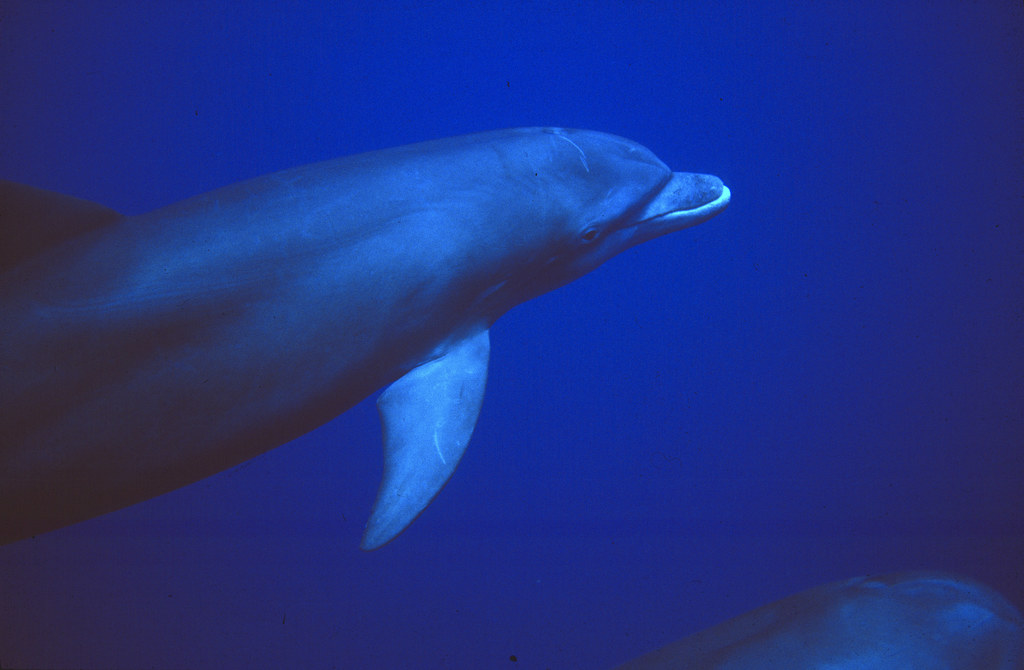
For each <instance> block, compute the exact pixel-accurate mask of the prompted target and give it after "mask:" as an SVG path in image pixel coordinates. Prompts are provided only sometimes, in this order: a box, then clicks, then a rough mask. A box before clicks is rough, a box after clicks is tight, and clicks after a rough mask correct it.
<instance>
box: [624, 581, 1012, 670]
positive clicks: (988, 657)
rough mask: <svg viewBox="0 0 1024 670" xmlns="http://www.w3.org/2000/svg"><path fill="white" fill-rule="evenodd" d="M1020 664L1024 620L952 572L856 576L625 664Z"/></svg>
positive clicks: (758, 669) (735, 669)
mask: <svg viewBox="0 0 1024 670" xmlns="http://www.w3.org/2000/svg"><path fill="white" fill-rule="evenodd" d="M811 668H814V669H816V670H824V669H826V668H827V669H828V670H864V669H865V668H870V669H871V670H913V669H917V668H922V669H923V668H929V669H930V668H935V669H938V668H941V669H942V670H1020V669H1021V668H1024V618H1022V617H1021V614H1020V612H1019V611H1017V609H1016V608H1014V606H1013V605H1012V604H1010V602H1009V601H1008V600H1006V598H1004V597H1003V596H1002V595H1000V594H999V593H997V592H996V591H994V590H992V589H990V588H989V587H987V586H985V585H984V584H980V583H978V582H976V581H974V580H971V579H965V578H963V577H958V576H956V575H951V574H948V573H943V572H904V573H895V574H889V575H879V576H874V577H855V578H853V579H847V580H844V581H841V582H832V583H830V584H825V585H823V586H818V587H816V588H813V589H809V590H807V591H801V592H800V593H797V594H796V595H792V596H789V597H788V598H783V599H782V600H778V601H775V602H773V603H769V604H768V605H764V606H763V607H760V608H758V609H756V610H754V611H752V612H747V613H746V614H742V615H740V616H738V617H736V618H734V619H730V620H729V621H726V622H724V623H721V624H718V625H717V626H714V627H712V628H708V629H707V630H703V631H701V632H699V633H696V634H694V635H691V636H689V637H685V638H683V639H682V640H678V641H676V642H673V643H671V644H669V645H667V646H665V647H662V648H661V649H658V650H657V651H652V652H651V653H649V654H645V655H643V656H641V657H640V658H635V659H633V660H632V661H630V662H628V663H625V664H623V665H620V666H617V667H616V668H615V670H810V669H811Z"/></svg>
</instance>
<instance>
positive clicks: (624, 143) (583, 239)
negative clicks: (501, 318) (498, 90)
mask: <svg viewBox="0 0 1024 670" xmlns="http://www.w3.org/2000/svg"><path fill="white" fill-rule="evenodd" d="M527 130H528V131H529V135H528V144H525V142H526V141H527V139H524V144H517V151H518V152H522V153H523V154H526V153H529V154H530V160H521V161H517V162H516V163H515V165H516V171H517V172H518V174H515V175H514V176H513V177H512V179H513V180H514V182H515V183H516V184H517V185H523V184H528V183H530V182H531V181H532V182H533V183H536V184H537V185H538V186H537V188H536V189H533V190H532V191H531V190H529V189H522V190H521V192H520V198H521V199H522V202H521V203H519V204H518V205H517V206H515V207H514V209H519V208H525V209H526V210H528V212H529V213H528V214H524V213H523V212H520V213H519V214H520V216H522V217H523V218H524V219H527V220H528V221H529V224H528V227H529V229H530V234H529V235H524V236H522V238H521V240H520V249H519V252H520V253H519V254H518V255H517V260H518V263H517V265H518V267H517V268H516V271H515V272H514V273H511V274H514V278H512V279H511V280H509V277H508V276H503V277H502V278H501V281H499V282H497V283H496V284H495V285H494V287H493V290H492V291H488V292H487V293H488V298H491V297H493V298H495V299H496V301H497V302H499V303H501V311H504V309H507V308H508V307H510V306H512V305H513V304H516V303H519V302H523V301H525V300H528V299H530V298H533V297H535V296H537V295H540V294H542V293H545V292H547V291H550V290H552V289H554V288H557V287H558V286H561V285H563V284H566V283H568V282H570V281H572V280H574V279H577V278H578V277H581V276H583V275H584V274H586V273H588V272H590V271H591V270H593V269H594V268H596V267H597V266H599V265H601V264H602V263H604V262H605V261H606V260H608V259H609V258H611V257H613V256H615V255H617V254H619V253H621V252H622V251H625V250H626V249H629V248H630V247H633V246H635V245H637V244H639V243H641V242H645V241H647V240H649V239H652V238H655V237H659V236H661V235H664V234H666V233H670V232H673V231H676V230H682V229H683V228H688V227H690V226H694V225H697V224H698V223H701V222H703V221H706V220H708V219H710V218H711V217H713V216H715V215H716V214H718V213H719V212H721V211H722V210H724V209H725V207H726V206H727V205H728V204H729V198H730V193H729V189H728V188H727V187H726V186H725V185H724V184H723V183H722V180H721V179H719V178H718V177H714V176H712V175H705V174H695V173H688V172H672V171H671V170H670V169H669V168H668V167H667V166H666V165H665V164H664V163H663V162H662V161H661V160H659V159H658V157H657V156H655V155H654V154H653V153H652V152H651V151H650V150H649V149H647V148H645V147H643V146H641V145H639V144H637V143H636V142H632V141H630V140H627V139H625V138H622V137H618V136H615V135H609V134H606V133H600V132H595V131H588V130H570V129H563V128H541V129H524V130H523V131H521V132H527ZM492 293H493V295H492Z"/></svg>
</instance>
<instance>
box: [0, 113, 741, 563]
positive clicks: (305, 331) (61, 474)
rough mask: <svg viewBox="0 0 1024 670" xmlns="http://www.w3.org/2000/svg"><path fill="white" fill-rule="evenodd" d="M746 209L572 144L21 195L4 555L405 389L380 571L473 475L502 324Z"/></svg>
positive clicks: (11, 191)
mask: <svg viewBox="0 0 1024 670" xmlns="http://www.w3.org/2000/svg"><path fill="white" fill-rule="evenodd" d="M729 197H730V194H729V189H728V188H726V187H725V186H724V185H723V184H722V182H721V180H719V179H718V178H716V177H712V176H709V175H700V174H689V173H680V172H672V171H670V170H669V168H668V167H666V166H665V165H664V164H663V163H662V162H661V161H660V160H658V158H657V157H656V156H655V155H654V154H653V153H651V152H650V151H649V150H647V149H645V148H644V147H642V146H640V145H638V144H636V143H634V142H631V141H629V140H626V139H623V138H620V137H615V136H612V135H607V134H603V133H598V132H592V131H582V130H568V129H559V128H522V129H513V130H500V131H494V132H487V133H480V134H475V135H467V136H461V137H454V138H450V139H443V140H437V141H432V142H425V143H421V144H413V145H409V146H402V147H397V148H392V149H387V150H383V151H376V152H371V153H365V154H360V155H356V156H350V157H346V158H341V159H338V160H333V161H327V162H323V163H316V164H313V165H307V166H303V167H299V168H294V169H290V170H285V171H282V172H277V173H274V174H271V175H267V176H263V177H259V178H256V179H252V180H250V181H245V182H241V183H239V184H235V185H232V186H227V187H225V188H221V189H218V190H215V191H212V192H210V193H206V194H204V195H199V196H196V197H193V198H190V199H188V200H184V201H182V202H179V203H177V204H173V205H170V206H168V207H164V208H162V209H158V210H155V211H153V212H150V213H148V214H143V215H140V216H127V217H126V216H121V215H120V214H118V213H116V212H114V211H113V210H110V209H107V208H105V207H103V206H101V205H97V204H96V203H90V202H86V201H82V200H77V199H74V198H70V197H68V196H63V195H59V194H56V193H50V192H47V191H41V190H38V189H33V188H31V187H27V186H22V185H18V184H12V183H9V182H5V183H3V185H2V186H0V205H2V206H0V230H2V232H0V247H2V248H3V251H2V253H0V263H2V264H3V265H2V267H0V271H2V274H0V407H2V414H0V542H10V541H13V540H17V539H20V538H25V537H29V536H31V535H35V534H38V533H42V532H45V531H48V530H52V529H56V528H59V527H62V526H65V525H67V524H71V523H75V522H77V521H81V520H84V519H88V518H91V517H94V516H97V515H100V514H103V513H106V512H109V511H112V510H116V509H119V508H121V507H125V506H127V505H131V504H134V503H136V502H139V501H142V500H145V499H147V498H151V497H153V496H156V495H159V494H161V493H165V492H167V491H171V490H173V489H176V488H178V487H181V486H184V485H186V484H189V483H192V482H195V481H197V480H199V479H202V478H204V477H207V476H209V475H212V474H215V473H217V472H219V471H221V470H224V469H226V468H229V467H231V466H234V465H236V464H238V463H241V462H243V461H245V460H247V459H249V458H252V457H254V456H257V455H259V454H261V453H263V452H265V451H267V450H269V449H272V448H274V447H276V446H279V445H281V444H284V443H286V442H288V441H290V440H292V439H294V438H296V437H299V436H300V435H302V434H304V433H306V432H308V431H310V430H312V429H314V428H316V427H318V426H320V425H321V424H324V423H326V422H328V421H330V420H331V419H333V418H334V417H336V416H338V415H339V414H341V413H342V412H344V411H346V410H347V409H349V408H350V407H352V406H353V405H354V404H356V403H357V402H359V401H360V400H362V399H363V398H365V397H367V396H368V395H370V394H371V393H373V392H374V391H376V390H377V389H379V388H381V387H384V386H387V389H386V390H385V391H384V392H383V393H382V394H381V395H380V396H379V399H378V401H377V402H378V408H379V411H380V415H381V419H382V423H383V429H384V475H383V481H382V482H381V486H380V490H379V492H378V495H377V500H376V502H375V504H374V507H373V511H372V513H371V516H370V519H369V522H368V523H367V527H366V531H365V534H364V536H363V540H362V544H361V546H362V548H363V549H367V550H371V549H376V548H378V547H380V546H382V545H383V544H385V543H387V542H389V541H390V540H392V539H393V538H394V537H395V536H396V535H398V533H400V532H401V531H402V530H404V529H405V528H406V527H407V526H408V525H409V524H410V523H411V522H412V521H413V520H414V519H415V518H416V517H417V516H418V515H419V514H420V512H422V511H423V509H424V508H425V507H426V506H427V505H428V504H429V503H430V501H431V500H432V499H433V498H434V496H435V495H437V493H438V491H440V489H441V487H443V486H444V484H445V483H446V482H447V481H448V479H449V478H450V477H451V475H452V473H453V471H454V470H455V467H456V465H457V464H458V462H459V459H460V458H461V457H462V454H463V452H464V450H465V448H466V445H467V443H468V442H469V438H470V435H471V434H472V432H473V428H474V426H475V424H476V419H477V415H478V413H479V411H480V406H481V403H482V401H483V393H484V384H485V380H486V377H487V361H488V353H489V340H488V328H489V327H490V326H491V324H492V323H493V322H494V321H495V319H497V318H498V317H499V316H500V315H501V314H503V313H504V312H506V311H507V310H508V309H510V308H511V307H513V306H515V305H517V304H519V303H521V302H524V301H526V300H529V299H531V298H533V297H535V296H538V295H541V294H542V293H545V292H547V291H550V290H552V289H554V288H556V287H558V286H561V285H562V284H565V283H567V282H569V281H572V280H573V279H575V278H577V277H579V276H581V275H583V274H585V273H587V272H589V271H590V270H592V269H594V268H595V267H597V266H598V265H600V264H601V263H603V262H604V261H606V260H608V259H609V258H611V257H612V256H614V255H616V254H618V253H619V252H620V251H623V250H624V249H627V248H629V247H632V246H633V245H635V244H638V243H640V242H643V241H645V240H648V239H651V238H653V237H657V236H659V235H663V234H665V233H668V232H672V231H675V230H680V229H682V228H686V227H689V226H692V225H695V224H698V223H700V222H702V221H705V220H707V219H709V218H711V217H712V216H714V215H716V214H718V213H719V212H721V211H722V210H723V209H724V208H725V207H726V205H727V204H728V202H729Z"/></svg>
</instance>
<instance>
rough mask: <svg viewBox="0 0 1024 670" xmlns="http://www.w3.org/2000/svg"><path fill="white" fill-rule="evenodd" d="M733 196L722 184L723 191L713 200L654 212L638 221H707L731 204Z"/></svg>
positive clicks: (642, 223) (638, 223)
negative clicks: (684, 218)
mask: <svg viewBox="0 0 1024 670" xmlns="http://www.w3.org/2000/svg"><path fill="white" fill-rule="evenodd" d="M731 197H732V193H731V192H730V191H729V187H728V186H722V193H721V194H720V195H719V196H718V197H717V198H715V199H714V200H712V201H711V202H706V203H704V204H703V205H699V206H697V207H693V208H691V209H673V210H669V211H667V212H662V213H660V214H652V215H650V216H647V217H645V218H643V219H641V220H640V221H638V222H637V225H646V224H649V223H663V222H668V221H674V220H677V219H680V218H683V217H686V218H688V219H695V221H694V223H700V222H702V221H706V220H707V219H710V218H711V217H713V216H715V215H716V214H718V213H719V212H721V211H722V210H723V209H725V208H726V206H728V204H729V200H730V198H731Z"/></svg>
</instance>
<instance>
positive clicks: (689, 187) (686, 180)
mask: <svg viewBox="0 0 1024 670" xmlns="http://www.w3.org/2000/svg"><path fill="white" fill-rule="evenodd" d="M669 188H670V189H672V192H671V196H670V197H672V199H673V200H675V202H676V203H678V204H677V208H678V209H682V210H686V209H695V208H697V207H700V206H701V205H706V204H708V203H709V202H714V201H715V200H717V199H718V197H719V196H720V195H722V191H723V190H724V189H725V184H723V183H722V180H721V179H719V178H718V177H716V176H714V175H711V174H694V173H691V172H676V173H675V174H673V175H672V181H671V183H670V184H669Z"/></svg>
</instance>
